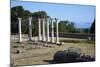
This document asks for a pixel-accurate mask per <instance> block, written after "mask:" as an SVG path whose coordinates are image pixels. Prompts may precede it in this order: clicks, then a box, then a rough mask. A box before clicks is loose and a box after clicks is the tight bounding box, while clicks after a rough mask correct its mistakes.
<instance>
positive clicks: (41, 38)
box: [18, 17, 59, 43]
mask: <svg viewBox="0 0 100 67" xmlns="http://www.w3.org/2000/svg"><path fill="white" fill-rule="evenodd" d="M21 20H22V18H18V21H19V42H22V33H21ZM31 21H32V17H29V41H32V23H31ZM50 21H51V28H52V30H51V43H55V40H54V22H56V43H59V34H58V20H57V19H56V18H55V19H49V18H48V19H45V18H39V19H38V27H39V34H38V35H39V36H38V40H39V41H43V42H50V37H49V22H50ZM41 24H42V33H41ZM45 24H46V25H47V36H46V35H45V34H46V33H45V27H46V25H45ZM46 38H47V39H46Z"/></svg>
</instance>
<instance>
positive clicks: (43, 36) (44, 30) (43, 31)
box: [42, 18, 46, 41]
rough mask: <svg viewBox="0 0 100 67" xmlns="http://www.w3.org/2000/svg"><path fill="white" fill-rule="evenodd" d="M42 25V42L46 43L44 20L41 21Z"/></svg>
mask: <svg viewBox="0 0 100 67" xmlns="http://www.w3.org/2000/svg"><path fill="white" fill-rule="evenodd" d="M42 25H43V37H42V38H43V39H42V40H43V41H46V39H45V19H44V18H43V19H42Z"/></svg>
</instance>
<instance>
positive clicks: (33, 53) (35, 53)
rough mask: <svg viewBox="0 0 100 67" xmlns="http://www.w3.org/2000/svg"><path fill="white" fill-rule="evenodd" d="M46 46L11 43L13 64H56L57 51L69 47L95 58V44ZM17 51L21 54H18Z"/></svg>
mask: <svg viewBox="0 0 100 67" xmlns="http://www.w3.org/2000/svg"><path fill="white" fill-rule="evenodd" d="M46 45H47V44H46ZM46 45H34V43H28V42H23V43H16V42H11V63H12V64H13V65H15V66H16V65H39V64H53V63H54V62H52V60H53V56H54V54H55V53H56V52H57V51H63V50H66V49H67V48H69V47H75V48H81V50H82V53H84V54H87V55H91V56H95V44H89V43H64V45H62V46H57V45H53V44H49V45H50V46H46ZM51 45H52V46H51ZM17 50H20V51H21V52H19V53H16V51H17Z"/></svg>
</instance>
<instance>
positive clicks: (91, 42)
mask: <svg viewBox="0 0 100 67" xmlns="http://www.w3.org/2000/svg"><path fill="white" fill-rule="evenodd" d="M60 42H65V43H88V44H95V41H89V40H81V41H80V40H60Z"/></svg>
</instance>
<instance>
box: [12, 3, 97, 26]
mask: <svg viewBox="0 0 100 67" xmlns="http://www.w3.org/2000/svg"><path fill="white" fill-rule="evenodd" d="M14 6H23V8H24V9H25V10H29V11H31V12H36V11H45V12H46V13H47V14H48V15H49V16H51V17H56V18H59V20H69V21H72V22H74V23H75V25H76V27H79V28H87V27H90V26H91V23H92V22H93V20H94V18H95V6H93V5H91V6H90V5H73V4H53V3H52V4H51V3H40V2H22V1H11V7H14Z"/></svg>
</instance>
